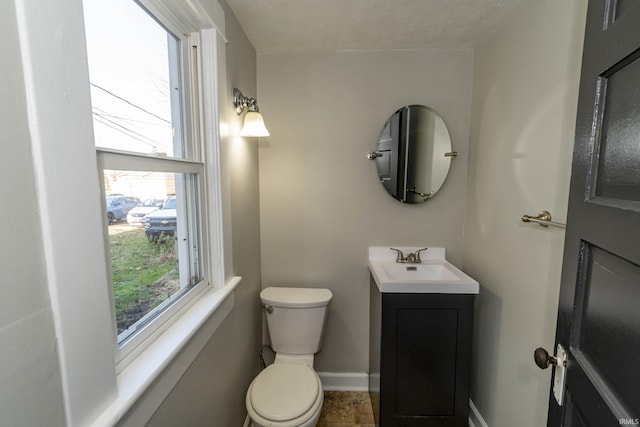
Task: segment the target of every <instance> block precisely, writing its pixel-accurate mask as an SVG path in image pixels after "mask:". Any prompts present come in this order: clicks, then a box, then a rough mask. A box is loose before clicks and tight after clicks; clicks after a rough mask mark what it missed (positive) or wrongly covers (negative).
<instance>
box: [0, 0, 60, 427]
mask: <svg viewBox="0 0 640 427" xmlns="http://www.w3.org/2000/svg"><path fill="white" fill-rule="evenodd" d="M15 16H16V15H15V9H14V3H13V2H12V1H3V2H0V26H1V27H2V28H4V30H5V32H6V34H5V35H4V36H3V37H2V38H1V39H0V75H2V77H3V84H2V85H0V202H1V203H0V217H1V218H2V226H1V230H2V239H0V271H1V272H2V279H0V289H1V290H2V298H0V342H2V345H0V414H1V415H0V418H1V420H2V421H0V423H2V424H3V425H8V426H9V425H10V426H36V425H49V426H61V425H64V423H65V415H64V408H63V399H62V386H61V379H60V370H59V367H58V356H57V352H56V340H55V334H54V329H53V315H52V312H51V308H50V301H49V292H48V288H47V283H46V271H45V265H44V250H43V247H42V233H41V229H40V220H39V213H38V204H37V199H36V197H35V191H36V190H35V181H34V175H33V163H32V158H31V155H32V153H31V146H30V143H29V141H30V136H29V129H28V121H27V109H26V100H25V91H24V78H23V74H22V73H23V70H22V66H21V64H22V59H21V56H20V50H19V49H20V48H19V41H18V38H17V34H18V31H17V28H16V18H15Z"/></svg>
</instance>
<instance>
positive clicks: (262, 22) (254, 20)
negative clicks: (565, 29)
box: [227, 0, 535, 53]
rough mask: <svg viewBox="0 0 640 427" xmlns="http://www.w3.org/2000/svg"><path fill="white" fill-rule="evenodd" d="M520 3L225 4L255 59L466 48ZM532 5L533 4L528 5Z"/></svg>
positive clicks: (307, 0)
mask: <svg viewBox="0 0 640 427" xmlns="http://www.w3.org/2000/svg"><path fill="white" fill-rule="evenodd" d="M521 1H522V0H227V3H228V4H229V6H230V7H231V9H232V10H233V12H234V13H235V15H236V17H237V18H238V21H240V25H242V27H243V28H244V30H245V32H246V34H247V36H248V37H249V39H250V40H251V43H252V44H253V46H254V47H255V49H256V51H257V52H258V53H265V52H289V51H302V50H304V51H336V50H369V49H423V48H432V47H443V48H451V47H470V46H473V45H474V44H475V43H476V42H477V41H480V40H483V39H484V38H486V37H487V36H488V35H489V34H490V33H491V31H492V30H493V29H494V28H496V27H497V26H498V25H499V24H500V22H501V21H502V20H503V19H504V18H505V17H506V16H507V14H508V13H509V12H510V11H511V9H512V8H513V7H514V6H515V5H516V4H518V3H520V2H521ZM533 1H535V0H533Z"/></svg>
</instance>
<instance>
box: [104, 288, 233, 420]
mask: <svg viewBox="0 0 640 427" xmlns="http://www.w3.org/2000/svg"><path fill="white" fill-rule="evenodd" d="M241 280H242V278H241V277H238V276H236V277H233V278H232V279H231V280H230V281H229V282H228V283H227V284H226V285H225V286H224V287H223V288H217V289H211V290H209V291H208V292H207V293H206V294H205V295H203V296H202V297H201V298H200V299H199V300H198V301H197V302H196V303H195V304H193V306H192V307H190V308H189V310H188V311H187V312H186V313H184V314H183V315H182V316H180V317H179V318H178V319H177V320H176V321H175V322H174V323H173V324H172V325H171V326H170V327H169V328H168V329H167V330H166V331H165V332H163V333H162V335H160V336H159V337H158V338H157V339H156V340H155V341H154V342H153V344H151V345H150V346H149V347H147V349H145V350H144V351H143V352H142V353H141V354H140V355H139V356H138V357H137V358H136V359H135V360H134V361H133V362H131V363H130V364H129V365H128V366H127V367H126V368H125V369H124V370H123V371H122V372H120V374H118V376H117V382H118V396H116V397H115V400H114V401H113V402H111V403H110V404H109V405H108V406H107V407H106V408H105V410H104V411H103V412H102V413H101V414H99V415H98V416H97V417H96V419H95V421H94V422H93V424H92V425H93V426H113V425H115V424H116V423H117V422H118V421H119V420H121V419H122V417H123V416H124V415H126V414H127V411H129V409H131V408H132V406H133V405H134V404H136V403H138V400H139V399H140V397H141V396H142V395H143V394H145V393H146V395H145V399H144V402H143V404H140V405H138V407H137V408H136V414H134V417H135V418H137V417H140V418H141V421H142V424H140V425H143V424H144V423H145V422H146V421H147V420H148V419H149V418H150V417H151V416H152V415H153V413H154V412H155V410H156V409H157V408H158V407H159V406H160V404H161V403H162V401H163V400H164V399H165V398H166V396H167V395H168V394H169V392H170V391H171V389H172V388H173V387H174V386H175V384H176V383H177V382H178V380H179V379H180V378H181V377H182V375H183V374H184V372H185V371H186V370H187V368H188V367H189V365H190V364H191V363H192V362H193V360H194V359H195V358H196V356H197V355H198V354H199V352H200V351H201V350H202V348H203V347H204V345H205V344H206V342H207V341H208V339H209V338H211V336H212V335H213V334H214V333H215V331H216V330H217V329H218V327H219V326H220V325H221V324H222V322H223V321H224V319H225V318H226V317H227V315H228V314H229V313H230V312H231V310H232V308H233V304H234V298H233V291H234V290H235V288H236V287H237V286H238V284H239V283H240V281H241ZM163 373H164V374H165V375H162V378H161V380H159V379H160V377H161V374H163ZM156 380H158V381H156ZM154 382H156V383H155V384H154V387H153V388H150V385H151V384H153V383H154ZM147 392H148V393H147Z"/></svg>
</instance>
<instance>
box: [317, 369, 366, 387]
mask: <svg viewBox="0 0 640 427" xmlns="http://www.w3.org/2000/svg"><path fill="white" fill-rule="evenodd" d="M318 376H320V380H321V381H322V388H323V389H324V390H335V391H368V390H369V375H368V374H365V373H362V372H318Z"/></svg>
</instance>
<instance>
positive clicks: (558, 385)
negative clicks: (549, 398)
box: [533, 343, 567, 406]
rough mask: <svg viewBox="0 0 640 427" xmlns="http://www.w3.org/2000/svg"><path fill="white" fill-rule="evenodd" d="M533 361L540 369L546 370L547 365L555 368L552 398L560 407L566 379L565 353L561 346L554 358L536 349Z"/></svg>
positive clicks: (560, 345) (540, 349)
mask: <svg viewBox="0 0 640 427" xmlns="http://www.w3.org/2000/svg"><path fill="white" fill-rule="evenodd" d="M533 360H535V361H536V365H538V367H539V368H540V369H547V368H548V367H549V365H553V366H555V372H554V375H553V396H554V397H555V399H556V402H558V405H560V406H562V405H563V403H564V391H565V386H564V384H565V381H566V378H567V352H566V351H565V349H564V347H563V346H562V344H560V343H558V345H557V347H556V357H553V356H551V355H549V352H548V351H547V350H545V349H544V348H542V347H538V348H536V350H535V351H534V352H533Z"/></svg>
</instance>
